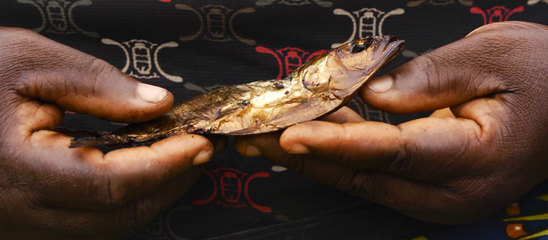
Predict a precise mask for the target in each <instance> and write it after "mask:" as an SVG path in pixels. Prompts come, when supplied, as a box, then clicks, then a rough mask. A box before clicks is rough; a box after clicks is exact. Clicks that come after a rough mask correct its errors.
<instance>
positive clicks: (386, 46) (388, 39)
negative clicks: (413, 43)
mask: <svg viewBox="0 0 548 240" xmlns="http://www.w3.org/2000/svg"><path fill="white" fill-rule="evenodd" d="M381 38H382V39H381V40H380V43H379V46H378V48H377V49H376V50H375V52H374V53H373V55H374V56H375V57H376V56H378V57H379V58H380V59H379V61H378V66H376V67H377V68H381V67H384V66H385V65H387V64H388V63H390V62H391V61H392V60H393V59H394V58H395V57H396V56H397V55H398V54H399V53H400V52H401V51H402V50H403V48H404V47H405V41H404V40H398V39H397V38H396V37H395V36H392V35H385V36H382V37H381Z"/></svg>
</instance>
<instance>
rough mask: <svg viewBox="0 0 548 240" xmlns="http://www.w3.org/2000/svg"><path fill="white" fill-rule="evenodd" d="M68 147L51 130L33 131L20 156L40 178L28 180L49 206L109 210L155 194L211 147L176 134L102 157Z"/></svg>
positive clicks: (65, 140) (204, 158)
mask: <svg viewBox="0 0 548 240" xmlns="http://www.w3.org/2000/svg"><path fill="white" fill-rule="evenodd" d="M69 142H70V138H69V137H67V136H64V135H62V134H59V133H55V132H51V131H39V132H35V133H34V134H33V135H32V136H31V137H30V138H29V139H28V140H27V141H26V142H24V144H25V147H26V148H25V149H31V150H32V151H25V152H24V153H21V155H22V156H24V158H25V159H27V160H30V162H31V163H32V164H30V165H29V168H30V170H29V171H36V172H38V173H40V174H39V175H38V176H36V177H35V179H31V180H29V181H31V182H33V184H34V185H33V188H34V191H36V192H38V193H42V195H40V199H42V202H44V203H45V204H47V205H49V206H59V207H66V208H74V209H112V208H115V207H118V206H121V205H123V204H125V203H127V202H130V201H134V200H136V199H140V198H142V197H143V196H147V195H149V194H151V193H153V192H155V191H156V190H157V189H160V188H162V187H163V186H165V185H166V184H168V183H169V182H171V181H173V180H174V179H176V178H178V177H180V176H181V175H183V174H184V173H185V172H187V171H188V170H189V169H190V168H191V167H192V166H196V165H200V164H203V163H205V162H207V161H209V159H210V158H211V156H212V154H213V146H212V144H211V143H210V142H209V141H208V140H207V139H206V138H204V137H202V136H199V135H178V136H174V137H170V138H167V139H165V140H162V141H160V142H157V143H154V144H152V145H151V146H150V147H136V148H126V149H119V150H115V151H111V152H109V153H107V154H106V155H103V153H102V152H101V151H99V150H98V149H96V148H77V149H69V148H67V144H68V143H69ZM60 182H63V183H70V184H60Z"/></svg>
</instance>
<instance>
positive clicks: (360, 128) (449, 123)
mask: <svg viewBox="0 0 548 240" xmlns="http://www.w3.org/2000/svg"><path fill="white" fill-rule="evenodd" d="M481 132H482V130H481V127H480V126H479V125H478V124H477V123H476V122H474V121H472V120H469V119H454V118H426V119H420V120H415V121H411V122H407V123H404V124H401V125H399V126H392V125H389V124H385V123H378V122H362V123H346V124H335V123H326V122H319V121H314V122H308V123H303V124H300V125H297V126H294V127H291V128H289V129H287V130H286V131H285V132H284V133H283V134H282V136H281V138H280V144H281V146H282V148H283V149H284V150H285V151H287V152H289V153H292V154H308V155H310V156H314V157H316V158H320V159H323V160H326V161H331V162H334V163H337V164H341V165H344V166H348V167H353V168H360V169H376V170H381V171H383V172H387V173H390V174H394V175H396V176H399V177H403V178H407V179H414V180H421V181H429V182H434V181H443V180H444V179H451V176H458V175H459V174H460V173H461V171H463V169H470V172H469V174H475V173H474V171H479V170H474V169H483V168H480V166H483V165H484V164H487V163H483V162H481V161H477V162H473V163H468V162H463V161H458V159H460V158H466V157H467V156H463V154H475V153H476V150H477V149H475V146H478V141H481V140H483V139H482V137H486V135H484V136H481ZM484 150H486V151H487V150H488V149H484ZM478 158H479V159H481V157H478Z"/></svg>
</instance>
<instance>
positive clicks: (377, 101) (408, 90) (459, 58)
mask: <svg viewBox="0 0 548 240" xmlns="http://www.w3.org/2000/svg"><path fill="white" fill-rule="evenodd" d="M546 32H547V31H546V29H545V28H544V27H539V25H535V24H530V23H519V22H512V23H501V24H490V25H487V26H484V27H481V28H479V29H477V30H475V31H474V32H473V33H472V34H470V35H469V36H467V37H465V38H463V39H461V40H459V41H456V42H453V43H451V44H449V45H446V46H443V47H441V48H438V49H436V50H434V51H432V52H430V53H427V54H425V55H423V56H420V57H418V58H415V59H413V60H411V61H410V62H408V63H406V64H404V65H402V66H401V67H399V68H397V69H395V70H393V71H392V72H390V73H388V74H387V75H385V76H382V77H379V78H376V79H372V80H371V81H369V82H368V83H367V84H366V86H365V87H364V88H362V89H361V92H360V95H361V97H362V99H363V100H364V102H366V103H367V104H369V105H371V106H373V107H375V108H378V109H380V110H384V111H389V112H394V113H399V114H408V113H416V112H424V111H431V110H436V109H441V108H445V107H451V106H455V105H458V104H461V103H463V102H466V101H468V100H471V99H473V98H478V97H482V96H487V95H491V96H492V95H494V94H497V93H503V92H512V91H515V90H516V89H515V87H519V85H521V86H524V85H523V84H530V83H524V82H526V81H523V79H524V78H525V77H527V75H532V76H533V75H535V74H538V73H535V71H538V69H539V68H540V67H541V66H538V65H539V63H542V62H544V61H545V59H544V58H545V56H542V54H539V53H540V52H545V50H543V49H544V48H545V46H543V45H542V43H543V42H544V41H543V40H542V38H543V37H546V36H547V34H546ZM529 62H530V64H528V63H529ZM535 62H536V63H535ZM535 66H537V68H536V69H537V70H535ZM542 67H543V66H542Z"/></svg>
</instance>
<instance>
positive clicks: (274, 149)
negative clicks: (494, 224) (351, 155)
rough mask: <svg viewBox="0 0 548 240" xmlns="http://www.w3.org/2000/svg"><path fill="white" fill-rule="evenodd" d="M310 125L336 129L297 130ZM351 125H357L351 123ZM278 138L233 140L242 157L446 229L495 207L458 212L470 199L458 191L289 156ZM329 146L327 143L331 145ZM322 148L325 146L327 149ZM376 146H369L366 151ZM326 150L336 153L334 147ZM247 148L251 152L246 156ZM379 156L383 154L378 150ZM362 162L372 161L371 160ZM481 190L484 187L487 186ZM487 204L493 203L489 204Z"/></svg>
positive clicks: (275, 135) (303, 156) (308, 157)
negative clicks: (263, 161) (257, 159)
mask: <svg viewBox="0 0 548 240" xmlns="http://www.w3.org/2000/svg"><path fill="white" fill-rule="evenodd" d="M316 123H318V124H324V125H336V124H332V123H325V122H310V123H306V124H302V125H303V126H306V125H313V124H316ZM351 124H352V125H358V124H355V123H351ZM360 124H372V125H371V129H373V130H374V129H378V128H379V127H380V126H382V125H388V124H383V123H376V122H364V123H360ZM388 126H389V125H388ZM323 127H325V126H323ZM294 128H297V127H294ZM322 129H324V128H322ZM288 130H289V129H288ZM315 130H318V129H315ZM284 135H285V133H284ZM326 135H328V133H326ZM370 135H371V134H370ZM279 137H280V133H270V134H263V135H251V136H245V137H238V138H237V140H236V148H237V150H238V151H239V152H240V153H241V154H242V155H245V156H262V157H264V158H267V159H269V160H271V161H274V162H276V163H277V164H280V165H282V166H284V167H287V168H288V169H291V170H293V171H295V172H297V173H299V174H302V175H304V176H306V177H309V178H312V179H314V180H317V181H320V182H322V183H325V184H327V185H329V186H332V187H335V188H337V189H340V190H342V191H346V192H348V193H350V194H352V195H356V196H360V197H363V198H366V199H369V200H371V201H375V202H377V203H380V204H383V205H385V206H387V207H390V208H392V209H395V210H397V211H400V212H402V213H404V214H406V215H409V216H412V217H414V218H417V219H421V220H424V221H433V222H436V223H446V224H457V223H464V222H467V221H473V220H474V219H479V218H481V217H484V216H485V214H486V213H488V212H490V211H489V210H490V209H496V208H498V207H500V206H495V204H491V205H490V206H484V207H483V208H482V209H477V208H472V207H467V208H464V206H467V205H469V206H471V204H469V202H470V201H473V200H469V199H462V198H461V197H460V195H459V192H452V191H449V190H448V189H447V188H442V187H440V186H438V185H436V184H431V183H428V182H426V181H424V178H423V179H421V178H420V177H419V178H417V179H421V180H413V179H406V178H402V177H400V176H397V175H395V174H392V173H390V172H382V171H378V170H366V169H358V168H353V167H349V166H344V165H341V164H339V163H338V162H333V161H330V160H327V161H325V160H326V158H325V157H324V156H322V157H321V158H318V157H317V156H314V155H313V154H310V155H306V154H289V153H287V152H286V151H285V149H284V148H282V147H281V146H280V144H279V142H280V140H279ZM314 137H317V136H314ZM312 138H313V137H312ZM337 140H339V139H337ZM282 142H283V140H282ZM335 142H336V141H333V142H332V143H335ZM327 145H328V146H330V145H329V144H327ZM364 145H365V144H364ZM378 146H379V145H375V146H372V147H371V148H375V147H378ZM330 147H333V148H336V147H335V146H330ZM249 149H254V150H252V151H250V150H249ZM345 150H348V149H345ZM351 150H353V148H351ZM343 151H344V150H343ZM379 151H384V150H382V149H381V150H379ZM249 153H251V154H249ZM328 154H329V153H328ZM362 157H365V158H371V159H375V158H376V157H375V156H362ZM433 168H434V167H433ZM430 171H432V169H429V170H427V171H426V173H428V172H430ZM434 171H440V169H439V168H438V169H435V170H434ZM417 174H418V173H417ZM459 174H461V175H462V172H459ZM419 175H420V174H419ZM473 181H475V179H471V180H465V181H461V182H460V184H463V185H467V184H470V185H472V184H473ZM482 187H483V188H487V187H488V186H482ZM484 190H486V189H478V191H484ZM493 201H495V200H494V199H493ZM480 210H481V211H480ZM455 213H460V214H455Z"/></svg>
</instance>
